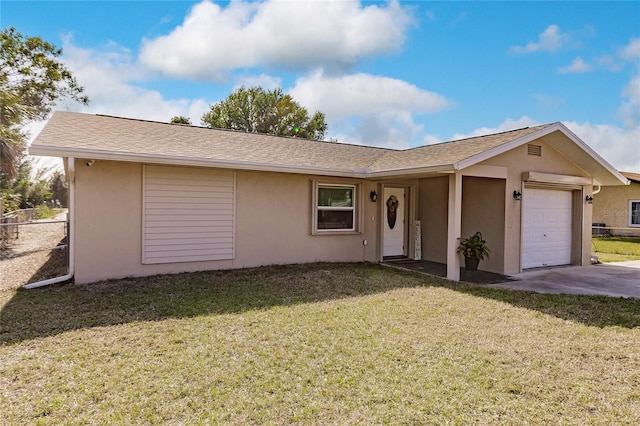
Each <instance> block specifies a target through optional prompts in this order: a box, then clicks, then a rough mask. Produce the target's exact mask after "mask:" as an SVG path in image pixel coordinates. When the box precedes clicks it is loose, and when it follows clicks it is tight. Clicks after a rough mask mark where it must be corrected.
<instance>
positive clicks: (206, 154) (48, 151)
mask: <svg viewBox="0 0 640 426" xmlns="http://www.w3.org/2000/svg"><path fill="white" fill-rule="evenodd" d="M547 126H551V124H547V125H542V126H537V127H530V128H525V129H519V130H514V131H509V132H503V133H498V134H493V135H487V136H479V137H473V138H468V139H464V140H458V141H453V142H445V143H439V144H434V145H427V146H423V147H419V148H413V149H408V150H393V149H385V148H375V147H368V146H361V145H350V144H343V143H337V142H322V141H310V140H307V139H300V138H292V137H278V136H271V135H264V134H256V133H247V132H238V131H230V130H223V129H209V128H204V127H196V126H185V125H177V124H169V123H160V122H152V121H144V120H136V119H128V118H119V117H111V116H104V115H90V114H80V113H71V112H62V111H58V112H56V113H54V115H53V117H52V118H51V119H50V120H49V122H48V123H47V125H46V126H45V128H44V129H43V130H42V132H41V133H40V134H39V135H38V136H37V138H36V139H35V141H34V143H33V145H32V146H31V148H30V152H31V153H32V154H35V155H51V156H54V155H55V156H76V157H83V156H84V157H83V158H96V159H109V160H118V159H123V160H125V161H133V159H139V161H143V162H144V161H148V162H153V161H154V160H162V162H165V163H168V162H176V164H180V163H181V160H183V162H184V160H189V161H192V162H197V163H202V165H207V164H210V165H211V164H215V165H220V164H227V165H228V167H232V166H234V167H240V168H244V169H250V168H256V169H268V168H269V167H272V168H273V169H283V170H287V169H296V170H297V169H308V170H309V171H315V172H317V173H319V172H321V171H325V172H327V173H329V174H332V173H333V174H336V173H338V174H340V173H344V174H349V173H351V174H361V173H375V172H389V171H403V170H409V169H417V168H437V167H442V168H443V169H444V168H446V167H449V168H450V167H451V166H452V165H454V164H456V163H458V162H460V161H462V160H466V159H469V158H471V157H473V156H475V155H478V154H481V153H483V152H486V151H488V150H491V149H493V148H496V147H499V146H500V145H503V144H506V143H509V142H512V141H514V140H517V139H519V138H521V137H523V136H526V135H530V134H532V133H534V132H536V131H538V130H541V129H544V128H545V127H547Z"/></svg>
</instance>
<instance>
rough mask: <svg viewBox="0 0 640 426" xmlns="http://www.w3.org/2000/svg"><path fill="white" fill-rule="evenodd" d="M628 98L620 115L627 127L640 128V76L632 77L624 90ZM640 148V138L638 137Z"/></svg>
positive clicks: (619, 109) (621, 108) (619, 112)
mask: <svg viewBox="0 0 640 426" xmlns="http://www.w3.org/2000/svg"><path fill="white" fill-rule="evenodd" d="M622 95H623V96H624V97H625V98H627V99H628V100H627V101H625V102H623V103H622V105H621V106H620V108H618V116H619V118H620V119H621V120H622V122H623V123H624V125H625V126H626V127H627V128H634V127H636V128H640V76H636V77H634V78H632V79H631V81H630V82H629V84H627V86H626V87H625V88H624V90H623V91H622ZM638 145H639V147H638V150H640V139H638Z"/></svg>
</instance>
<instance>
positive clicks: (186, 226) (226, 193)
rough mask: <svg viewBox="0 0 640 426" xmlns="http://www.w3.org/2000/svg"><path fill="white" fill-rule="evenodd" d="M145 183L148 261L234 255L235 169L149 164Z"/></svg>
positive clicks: (144, 250) (144, 227)
mask: <svg viewBox="0 0 640 426" xmlns="http://www.w3.org/2000/svg"><path fill="white" fill-rule="evenodd" d="M142 185H143V188H142V199H143V206H142V232H143V235H142V263H143V264H156V263H174V262H194V261H206V260H227V259H233V258H234V257H235V204H236V201H235V172H234V171H231V170H213V169H197V168H185V167H171V166H152V165H144V166H143V184H142ZM185 194H186V195H185ZM229 233H231V235H232V238H229V237H228V235H229ZM217 234H222V235H220V236H219V237H216V236H215V235H217ZM225 234H226V236H225ZM206 235H209V236H208V237H207V236H206Z"/></svg>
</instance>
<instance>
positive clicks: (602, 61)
mask: <svg viewBox="0 0 640 426" xmlns="http://www.w3.org/2000/svg"><path fill="white" fill-rule="evenodd" d="M597 63H598V66H600V67H602V68H605V69H607V70H609V71H612V72H618V71H620V70H622V68H623V66H624V65H623V64H622V63H621V62H616V60H615V59H613V58H612V57H611V56H609V55H602V56H601V57H599V58H598V59H597Z"/></svg>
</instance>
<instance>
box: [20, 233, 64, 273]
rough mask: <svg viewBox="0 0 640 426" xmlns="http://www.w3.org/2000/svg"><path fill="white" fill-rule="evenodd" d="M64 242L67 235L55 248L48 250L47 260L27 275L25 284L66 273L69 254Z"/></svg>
mask: <svg viewBox="0 0 640 426" xmlns="http://www.w3.org/2000/svg"><path fill="white" fill-rule="evenodd" d="M66 242H67V237H64V238H62V239H61V240H60V241H59V242H58V244H57V245H56V246H55V248H53V249H51V250H50V251H49V255H48V257H47V260H46V261H45V262H44V263H43V264H42V265H41V266H40V267H39V268H38V270H37V271H35V272H34V273H33V275H31V277H29V279H28V280H27V282H26V283H25V284H28V283H35V282H37V281H44V280H48V279H51V278H57V277H62V276H64V275H65V274H66V273H67V270H68V264H69V256H68V248H67V245H66Z"/></svg>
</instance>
